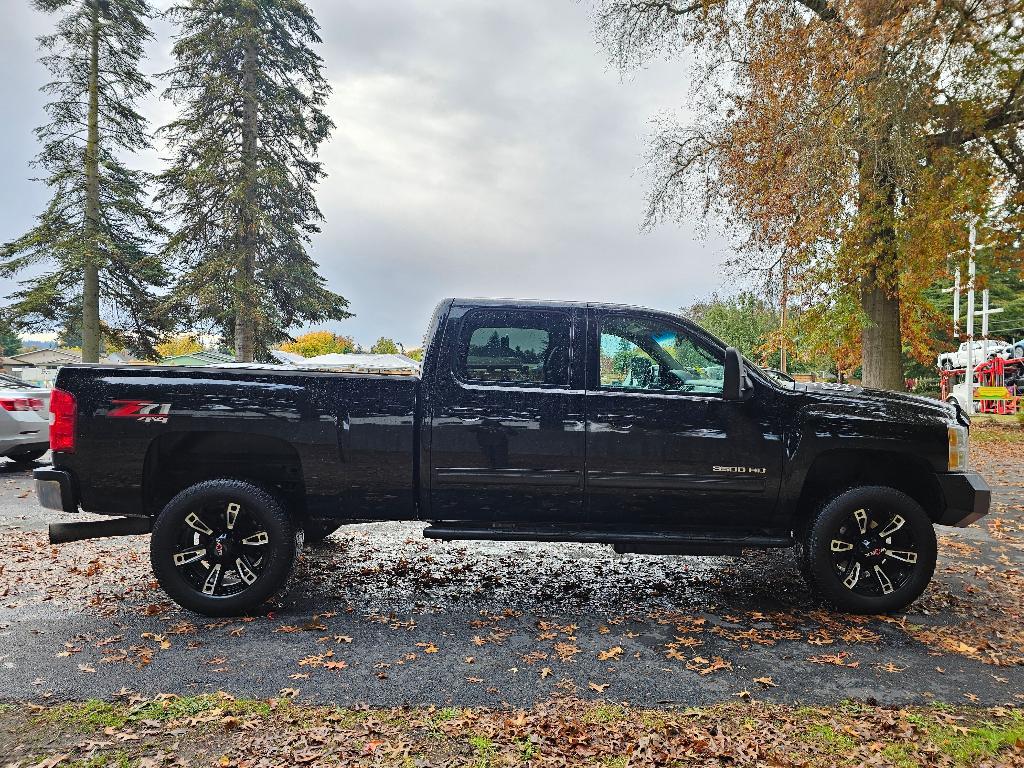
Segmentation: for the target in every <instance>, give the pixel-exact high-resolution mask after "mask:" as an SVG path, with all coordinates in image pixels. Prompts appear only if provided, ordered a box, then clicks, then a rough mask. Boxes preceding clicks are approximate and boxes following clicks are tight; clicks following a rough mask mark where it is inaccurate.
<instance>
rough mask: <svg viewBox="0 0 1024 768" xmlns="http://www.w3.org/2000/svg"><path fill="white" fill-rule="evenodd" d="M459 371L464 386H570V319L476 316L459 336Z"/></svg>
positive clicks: (527, 314)
mask: <svg viewBox="0 0 1024 768" xmlns="http://www.w3.org/2000/svg"><path fill="white" fill-rule="evenodd" d="M455 368H456V372H457V373H458V375H459V378H461V379H463V380H464V381H474V382H487V383H491V384H547V385H553V386H565V385H566V384H567V383H568V381H569V317H568V315H565V314H562V313H560V312H543V311H529V310H489V309H488V310H475V311H473V312H470V313H469V314H467V315H466V316H465V317H464V318H463V320H462V324H461V328H460V331H459V344H458V347H457V349H456V360H455Z"/></svg>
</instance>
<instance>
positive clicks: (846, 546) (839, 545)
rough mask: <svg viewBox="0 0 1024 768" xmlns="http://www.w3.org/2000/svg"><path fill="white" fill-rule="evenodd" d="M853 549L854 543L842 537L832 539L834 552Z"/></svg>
mask: <svg viewBox="0 0 1024 768" xmlns="http://www.w3.org/2000/svg"><path fill="white" fill-rule="evenodd" d="M851 549H853V544H851V543H850V542H848V541H843V540H842V539H832V551H833V552H849V551H850V550H851Z"/></svg>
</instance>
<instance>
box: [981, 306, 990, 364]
mask: <svg viewBox="0 0 1024 768" xmlns="http://www.w3.org/2000/svg"><path fill="white" fill-rule="evenodd" d="M988 314H989V312H988V288H986V289H985V290H983V291H982V292H981V344H982V352H981V359H982V360H988Z"/></svg>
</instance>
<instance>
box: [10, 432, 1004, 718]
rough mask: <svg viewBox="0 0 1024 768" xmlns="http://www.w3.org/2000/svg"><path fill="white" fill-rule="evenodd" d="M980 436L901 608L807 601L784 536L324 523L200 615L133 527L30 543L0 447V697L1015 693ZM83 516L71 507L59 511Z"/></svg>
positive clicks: (1000, 554) (22, 501)
mask: <svg viewBox="0 0 1024 768" xmlns="http://www.w3.org/2000/svg"><path fill="white" fill-rule="evenodd" d="M1020 448H1021V446H1020V445H1009V446H1007V445H1005V444H1001V443H991V444H985V445H984V446H983V447H982V448H980V449H979V450H977V451H976V455H977V460H978V462H979V463H980V464H981V466H982V468H983V471H984V472H985V473H986V476H987V477H988V478H989V480H990V482H992V483H993V486H994V488H995V491H996V494H995V508H994V512H993V513H992V514H991V515H990V516H989V517H988V518H986V520H985V521H984V525H982V526H978V527H974V528H970V529H965V530H956V529H941V531H940V535H941V539H940V541H941V543H940V565H939V568H938V571H937V573H936V577H935V580H934V582H933V585H932V586H931V587H930V588H929V590H928V592H927V593H926V594H925V596H924V597H923V598H922V599H921V600H919V601H918V602H917V603H915V604H914V605H913V606H911V608H910V610H909V611H908V612H907V613H901V614H898V615H894V616H886V617H871V618H861V617H853V616H844V615H835V614H831V613H829V612H828V611H826V610H824V609H823V608H822V607H821V606H819V605H817V604H816V603H815V602H814V600H813V599H812V597H811V595H810V593H809V592H808V591H807V589H806V587H805V586H804V584H803V582H802V580H801V579H800V577H799V575H798V573H797V571H796V569H795V567H794V565H793V562H792V553H790V552H786V551H774V552H767V553H765V552H753V553H750V554H749V555H747V556H745V557H743V558H726V557H710V558H695V557H662V556H647V555H616V554H614V553H612V552H611V550H610V548H608V547H604V546H598V545H575V544H534V543H529V544H524V543H490V542H479V543H478V542H466V543H444V542H435V541H428V540H424V539H423V538H421V536H420V532H421V530H422V525H419V524H411V523H377V524H371V525H354V526H348V527H345V528H343V529H342V530H341V531H339V532H337V533H335V534H334V535H333V536H332V537H331V538H330V539H328V541H327V542H326V543H325V544H324V545H322V546H319V547H316V548H308V549H307V550H306V552H305V553H304V555H303V558H302V561H301V563H300V565H299V567H298V568H297V572H296V578H295V580H294V584H293V587H292V589H291V590H290V591H289V592H288V593H287V594H286V596H285V597H284V599H283V601H282V602H281V603H280V604H278V605H274V606H269V612H268V613H266V614H264V615H259V616H253V617H247V618H245V619H234V620H226V621H212V620H209V619H205V618H204V617H201V616H196V615H195V614H190V613H188V612H185V611H181V610H180V609H178V608H177V607H176V606H174V605H173V604H171V603H170V602H169V601H168V600H167V599H166V597H165V596H164V595H163V593H162V592H161V591H160V590H159V588H158V587H157V585H156V584H155V582H153V580H152V574H151V572H150V567H149V561H148V551H147V546H148V538H147V537H145V536H138V537H126V538H120V539H107V540H99V541H92V542H75V543H72V544H66V545H62V546H60V547H52V546H50V545H49V544H48V543H47V542H46V538H45V533H44V530H45V525H46V523H47V522H49V521H52V520H55V519H58V518H60V517H61V516H60V515H58V514H57V513H51V512H48V511H45V510H41V509H40V508H39V507H38V506H37V505H36V502H35V498H34V494H32V493H31V477H30V472H29V471H26V470H23V469H19V468H16V467H15V466H14V465H13V464H8V463H2V464H0V532H3V534H4V536H5V539H6V541H7V546H6V547H5V552H6V554H5V555H4V557H3V558H2V559H0V700H26V699H32V700H40V701H51V702H52V701H57V700H63V699H82V698H87V697H99V698H109V697H111V696H112V695H114V694H116V693H117V692H119V691H122V689H130V690H132V691H136V692H139V693H141V694H143V695H155V694H158V693H178V694H194V693H203V692H213V691H227V692H229V693H231V694H233V695H236V696H248V697H260V698H265V697H273V696H278V695H282V691H283V692H284V695H294V696H296V697H297V698H298V699H300V700H302V701H309V702H314V703H327V702H331V703H339V704H354V703H369V704H372V705H380V706H391V705H400V704H405V703H409V704H417V705H429V704H435V705H438V706H446V705H459V706H469V705H488V706H500V705H502V704H511V705H515V706H531V705H533V704H535V703H536V702H538V701H543V700H546V699H548V698H550V697H551V696H552V695H555V694H567V695H577V696H580V697H583V698H586V697H593V698H603V699H611V700H615V701H628V702H630V703H632V704H634V705H638V706H657V705H666V704H681V705H697V704H708V703H712V702H718V701H723V700H735V699H734V698H733V697H737V696H738V697H741V698H747V697H753V698H757V699H763V700H767V701H776V702H800V703H833V702H837V701H841V700H844V699H850V698H855V699H862V700H866V701H868V702H872V703H873V702H878V703H883V704H894V705H904V704H910V703H925V702H929V701H945V702H950V703H956V704H964V703H979V704H985V705H997V704H1016V705H1021V703H1022V701H1024V693H1022V692H1024V667H1022V664H1024V629H1022V624H1024V622H1022V621H1021V616H1022V614H1021V611H1022V599H1021V598H1022V596H1024V576H1022V569H1021V564H1022V562H1024V557H1022V549H1024V461H1021V451H1020V450H1019V449H1020ZM65 517H66V518H67V519H83V516H76V517H74V518H72V516H65Z"/></svg>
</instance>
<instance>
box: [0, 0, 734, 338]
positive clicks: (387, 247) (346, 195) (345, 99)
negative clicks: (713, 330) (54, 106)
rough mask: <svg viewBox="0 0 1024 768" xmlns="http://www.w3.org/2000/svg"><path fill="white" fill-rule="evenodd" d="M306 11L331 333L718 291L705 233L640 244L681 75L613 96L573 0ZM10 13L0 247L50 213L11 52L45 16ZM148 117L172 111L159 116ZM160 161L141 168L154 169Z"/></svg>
mask: <svg viewBox="0 0 1024 768" xmlns="http://www.w3.org/2000/svg"><path fill="white" fill-rule="evenodd" d="M310 5H311V6H312V7H313V10H314V12H315V13H316V15H317V18H318V20H319V22H320V24H321V27H322V30H321V35H322V37H323V40H324V44H323V46H322V47H321V51H320V52H321V55H322V56H323V58H324V61H325V63H326V68H327V74H328V77H329V79H330V81H331V83H332V86H333V93H332V97H331V100H330V105H329V111H330V114H331V116H332V117H333V119H334V121H335V122H336V124H337V126H338V127H337V129H336V131H335V133H334V135H333V138H332V139H331V141H330V142H329V143H328V144H327V145H325V146H324V147H323V151H322V159H323V160H324V162H325V164H326V168H327V171H328V173H329V176H328V178H327V180H326V181H325V182H324V183H323V184H322V185H321V187H320V189H319V194H318V198H319V202H320V206H321V209H322V210H323V212H324V215H325V216H326V222H325V224H324V227H323V232H322V233H321V234H320V235H319V236H317V237H316V239H315V241H314V243H313V245H312V253H313V255H314V257H315V258H316V259H317V260H318V261H319V262H320V265H321V268H322V271H323V273H324V274H325V276H326V277H327V278H328V280H329V283H330V285H331V287H332V288H334V289H335V290H337V291H339V292H340V293H342V294H343V295H345V296H346V297H347V298H348V299H349V300H350V301H351V303H352V310H353V311H354V312H356V314H357V316H356V317H355V318H353V319H351V320H347V321H344V322H342V323H338V324H336V325H335V326H334V329H335V330H338V331H341V332H344V333H347V334H351V335H354V336H355V337H356V338H357V339H359V340H360V341H362V342H363V343H371V342H372V341H373V340H374V339H376V338H377V337H378V336H381V335H386V336H393V337H395V338H397V339H399V340H401V341H403V342H405V343H406V344H415V343H418V342H419V339H420V337H421V335H422V333H423V331H424V329H425V325H426V321H427V317H428V315H429V312H430V310H431V308H432V307H433V306H434V304H435V303H436V302H437V301H438V300H439V299H441V298H443V297H445V296H451V295H471V296H473V295H487V296H529V297H535V298H572V299H594V300H603V301H623V302H630V303H638V304H646V305H650V306H656V307H661V308H667V309H673V308H676V307H678V306H680V305H682V304H686V303H688V302H690V301H691V300H693V299H695V298H697V297H699V296H701V295H705V294H707V293H709V292H710V291H712V290H715V289H717V288H721V282H720V281H721V278H720V276H719V274H718V267H717V265H718V264H719V263H720V261H721V259H722V258H723V257H724V256H725V244H724V242H723V241H721V240H718V239H714V238H712V239H710V240H707V241H704V240H701V238H700V237H699V235H698V232H700V231H701V230H702V227H701V226H700V222H695V224H694V226H692V227H691V226H684V227H680V226H677V225H665V226H663V227H659V228H657V229H656V230H654V231H653V232H648V233H641V232H640V231H639V224H640V221H641V218H642V215H643V211H644V196H645V193H646V177H645V175H644V174H643V173H642V172H638V167H639V166H640V165H641V158H642V156H643V154H644V151H645V142H646V137H647V135H648V133H649V131H650V129H651V126H650V118H651V117H652V116H653V115H655V114H656V113H657V112H659V111H660V110H662V109H664V108H672V107H676V106H678V105H680V104H683V102H684V96H685V94H686V92H687V89H688V84H687V82H686V79H685V77H686V75H685V72H684V70H683V68H682V67H681V66H680V65H679V63H678V62H662V63H659V64H656V65H652V66H651V67H649V68H648V69H646V70H644V71H642V72H640V73H638V74H636V75H635V76H633V77H631V78H630V79H629V80H628V81H626V82H622V81H621V80H620V77H619V74H618V73H617V72H615V71H612V70H610V69H609V67H608V66H607V63H606V57H605V54H604V52H603V51H602V50H601V49H600V48H599V46H598V45H597V43H596V42H595V39H594V35H593V31H592V22H591V19H590V15H589V13H590V9H589V7H588V5H587V4H586V3H577V2H573V1H572V0H555V1H552V0H528V1H527V2H520V3H514V4H498V3H481V2H479V0H429V1H428V0H415V1H414V0H406V2H403V3H393V4H386V3H378V2H370V1H369V0H348V1H347V2H327V0H321V1H320V2H310ZM16 15H17V16H18V19H16V20H15V23H13V24H8V26H7V29H8V32H6V33H4V34H5V36H10V37H11V38H12V39H11V40H9V41H5V42H8V43H13V44H9V45H6V46H5V47H4V49H3V53H2V54H0V56H2V60H3V62H4V64H5V68H6V70H7V71H8V72H9V73H15V76H14V77H10V78H8V81H7V83H5V84H4V85H3V91H0V93H2V95H3V96H5V97H6V101H5V103H7V104H16V105H18V106H19V108H18V109H17V110H14V111H13V112H12V114H11V115H10V119H9V120H7V121H6V122H5V124H4V125H2V126H0V138H3V139H4V140H5V141H6V142H8V143H7V144H6V146H9V147H11V148H12V149H13V150H14V151H15V152H17V153H18V154H17V155H16V157H15V159H16V161H15V162H10V163H8V164H7V165H6V166H5V170H4V177H5V178H4V181H5V184H4V188H5V192H4V195H5V196H10V197H11V198H12V199H13V198H15V197H16V198H18V199H19V200H23V201H25V200H27V201H28V202H27V203H26V204H22V205H17V206H14V207H13V209H10V210H3V211H0V238H2V239H4V240H6V239H9V238H10V237H13V236H16V235H18V234H20V233H21V231H23V230H24V229H25V228H27V227H28V226H29V225H30V224H31V217H32V215H34V214H35V213H36V212H38V210H39V208H40V206H41V205H42V203H43V200H44V199H45V191H44V190H41V189H40V186H41V185H38V184H37V185H33V184H32V183H31V182H28V181H27V180H26V178H27V176H29V175H30V174H28V173H26V168H25V166H24V164H23V163H24V162H25V161H27V160H28V159H30V158H31V156H32V155H33V154H34V152H35V147H34V145H33V142H32V136H31V130H32V127H33V126H34V125H35V124H36V123H38V122H40V121H41V119H42V113H41V109H40V105H41V99H40V97H39V95H38V94H36V93H35V91H34V89H35V88H36V87H37V86H38V85H39V84H41V83H42V77H43V76H44V73H43V72H42V70H41V68H40V67H39V66H38V65H34V64H33V63H32V59H34V58H35V54H34V52H33V51H32V50H31V47H32V46H31V45H30V44H27V43H26V42H25V39H24V36H25V30H26V29H31V30H32V32H33V33H38V32H41V31H45V29H46V27H47V19H46V17H43V16H40V15H38V14H35V13H31V12H29V11H27V10H24V9H19V10H18V11H17V13H16ZM22 23H23V24H24V25H23V24H22ZM12 28H13V29H16V30H17V36H16V38H15V37H14V36H13V35H12V32H11V31H10V30H11V29H12ZM157 31H158V34H159V35H160V37H161V39H160V41H159V42H158V43H157V44H155V45H154V46H153V49H154V50H153V57H152V58H151V60H150V62H149V66H150V69H151V70H153V71H156V70H159V69H162V68H164V67H166V66H167V51H168V50H169V46H170V41H169V39H168V35H169V32H170V30H169V29H168V27H167V26H166V24H160V25H159V26H158V29H157ZM22 106H24V107H25V108H24V109H22V108H21V107H22ZM147 111H148V112H149V113H150V114H152V115H153V117H154V118H155V119H156V120H164V119H166V118H167V116H168V115H169V114H171V111H170V108H169V105H167V104H165V103H164V104H161V103H157V102H155V101H154V102H152V103H150V104H147ZM158 155H159V152H154V153H151V155H150V156H147V157H146V158H144V160H143V163H144V164H145V165H147V166H150V165H153V166H156V165H157V164H158V160H157V158H158ZM3 287H4V286H0V289H2V288H3Z"/></svg>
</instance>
